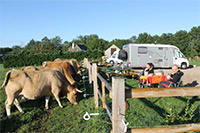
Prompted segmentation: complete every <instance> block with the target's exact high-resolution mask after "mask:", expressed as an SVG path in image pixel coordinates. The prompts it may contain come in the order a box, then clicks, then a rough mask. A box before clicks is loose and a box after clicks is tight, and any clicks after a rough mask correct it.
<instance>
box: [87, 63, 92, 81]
mask: <svg viewBox="0 0 200 133" xmlns="http://www.w3.org/2000/svg"><path fill="white" fill-rule="evenodd" d="M88 63H89V62H88ZM88 71H89V84H92V77H93V76H92V67H91V65H90V64H88Z"/></svg>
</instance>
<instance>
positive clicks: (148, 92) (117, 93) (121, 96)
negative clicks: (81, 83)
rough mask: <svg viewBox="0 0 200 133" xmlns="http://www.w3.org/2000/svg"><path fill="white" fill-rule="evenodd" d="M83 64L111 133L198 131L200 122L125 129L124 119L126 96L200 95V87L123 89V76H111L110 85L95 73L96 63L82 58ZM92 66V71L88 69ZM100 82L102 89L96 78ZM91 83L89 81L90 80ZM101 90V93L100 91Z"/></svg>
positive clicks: (96, 103) (96, 104) (95, 98)
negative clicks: (107, 94) (107, 118)
mask: <svg viewBox="0 0 200 133" xmlns="http://www.w3.org/2000/svg"><path fill="white" fill-rule="evenodd" d="M84 65H85V67H86V68H87V69H88V71H89V77H92V81H93V87H94V100H95V107H96V108H98V96H100V98H101V100H102V102H103V108H105V109H106V110H107V113H108V116H109V117H110V120H111V121H112V133H123V132H131V133H169V132H170V133H180V132H189V131H200V123H192V124H182V125H175V126H161V127H147V128H132V129H127V125H126V123H125V122H124V121H125V99H126V98H146V97H172V96H200V87H180V88H178V89H177V88H143V89H125V82H124V79H123V77H112V86H111V85H110V84H109V83H108V82H107V81H106V80H105V79H104V78H102V76H101V75H100V74H98V73H97V70H96V68H97V67H96V64H93V65H91V64H90V62H89V61H88V60H87V59H84ZM91 68H92V72H91V71H90V70H91ZM98 79H99V80H100V81H101V83H102V91H100V90H99V88H98V84H97V80H98ZM90 83H91V82H90ZM105 88H107V89H108V90H109V92H110V97H111V98H112V111H111V109H110V107H109V106H108V104H107V103H106V100H105ZM101 92H102V93H101Z"/></svg>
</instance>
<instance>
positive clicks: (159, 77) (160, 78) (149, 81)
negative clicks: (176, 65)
mask: <svg viewBox="0 0 200 133" xmlns="http://www.w3.org/2000/svg"><path fill="white" fill-rule="evenodd" d="M160 81H167V77H166V76H165V75H154V76H148V78H147V85H148V86H151V85H152V84H159V83H160Z"/></svg>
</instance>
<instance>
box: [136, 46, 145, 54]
mask: <svg viewBox="0 0 200 133" xmlns="http://www.w3.org/2000/svg"><path fill="white" fill-rule="evenodd" d="M146 53H147V47H138V54H146Z"/></svg>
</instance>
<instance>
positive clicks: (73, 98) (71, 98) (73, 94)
mask: <svg viewBox="0 0 200 133" xmlns="http://www.w3.org/2000/svg"><path fill="white" fill-rule="evenodd" d="M76 93H77V91H76V89H74V90H73V91H69V92H68V93H67V99H68V100H69V102H70V103H72V104H74V105H76V104H77V99H76Z"/></svg>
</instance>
